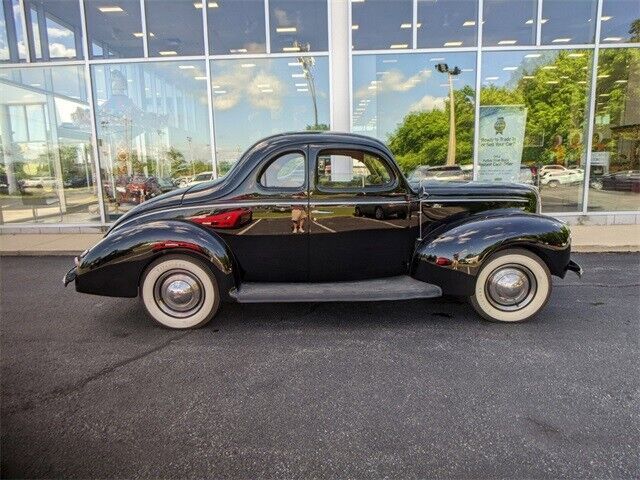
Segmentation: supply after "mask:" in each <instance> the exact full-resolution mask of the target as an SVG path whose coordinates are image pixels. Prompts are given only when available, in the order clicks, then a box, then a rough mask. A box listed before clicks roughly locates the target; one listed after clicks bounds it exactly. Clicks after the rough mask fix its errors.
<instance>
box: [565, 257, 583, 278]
mask: <svg viewBox="0 0 640 480" xmlns="http://www.w3.org/2000/svg"><path fill="white" fill-rule="evenodd" d="M565 271H568V272H574V273H575V274H576V275H578V277H582V273H583V270H582V267H581V266H580V265H578V264H577V263H576V262H574V261H573V260H569V263H568V264H567V268H566V269H565Z"/></svg>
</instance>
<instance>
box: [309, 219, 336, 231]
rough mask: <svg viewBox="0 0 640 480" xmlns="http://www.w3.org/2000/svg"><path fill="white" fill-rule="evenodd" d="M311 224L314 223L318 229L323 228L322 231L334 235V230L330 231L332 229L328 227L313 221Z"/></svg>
mask: <svg viewBox="0 0 640 480" xmlns="http://www.w3.org/2000/svg"><path fill="white" fill-rule="evenodd" d="M313 223H315V224H316V225H318V226H319V227H322V228H324V229H325V230H327V231H328V232H331V233H336V231H335V230H332V229H330V228H329V227H325V226H324V225H322V224H321V223H318V222H316V221H315V220H313Z"/></svg>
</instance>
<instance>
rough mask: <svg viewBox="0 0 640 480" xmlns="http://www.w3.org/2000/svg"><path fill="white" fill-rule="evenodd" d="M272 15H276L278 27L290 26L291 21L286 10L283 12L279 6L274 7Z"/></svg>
mask: <svg viewBox="0 0 640 480" xmlns="http://www.w3.org/2000/svg"><path fill="white" fill-rule="evenodd" d="M274 15H275V17H276V20H277V22H278V26H280V27H290V26H291V23H290V21H289V16H288V15H287V12H285V11H284V10H283V9H281V8H276V9H275V12H274Z"/></svg>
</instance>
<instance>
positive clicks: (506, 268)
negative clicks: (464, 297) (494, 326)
mask: <svg viewBox="0 0 640 480" xmlns="http://www.w3.org/2000/svg"><path fill="white" fill-rule="evenodd" d="M550 294H551V274H550V273H549V269H548V268H547V265H546V264H545V263H544V262H543V261H542V260H541V259H540V257H538V256H537V255H534V254H533V253H531V252H529V251H527V250H521V249H509V250H503V251H501V252H498V253H496V254H495V255H493V256H491V257H490V258H489V259H488V260H487V261H486V263H485V264H484V266H483V267H482V269H481V270H480V273H479V274H478V276H477V277H476V285H475V291H474V295H473V296H471V297H470V301H471V305H473V308H474V309H475V310H476V312H478V313H479V314H480V316H482V317H483V318H485V319H487V320H490V321H494V322H523V321H525V320H528V319H529V318H531V317H533V316H534V315H536V314H537V313H538V312H539V311H540V310H541V309H542V308H543V307H544V306H545V305H546V303H547V301H548V300H549V295H550Z"/></svg>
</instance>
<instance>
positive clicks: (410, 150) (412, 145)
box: [388, 86, 474, 172]
mask: <svg viewBox="0 0 640 480" xmlns="http://www.w3.org/2000/svg"><path fill="white" fill-rule="evenodd" d="M454 98H455V108H456V112H455V113H456V132H457V138H456V141H457V145H456V159H457V161H458V163H460V164H468V163H471V162H472V161H473V128H474V124H473V116H474V93H473V89H472V88H471V87H469V86H465V87H463V88H462V89H460V90H456V91H454ZM449 103H450V102H449V100H448V99H447V100H446V101H445V108H444V110H438V109H435V110H430V111H422V112H411V113H409V114H407V115H406V116H405V117H404V119H403V121H402V123H400V124H399V125H398V127H397V129H396V130H395V131H394V132H393V133H392V134H391V135H390V136H389V142H388V143H389V148H391V151H392V152H393V154H394V155H395V156H396V159H397V160H398V163H399V164H400V168H402V170H403V171H404V172H409V171H411V170H413V169H415V168H416V167H417V166H418V165H442V164H444V163H445V160H446V158H447V148H448V143H449V141H448V138H449V137H448V135H449V108H450V105H449Z"/></svg>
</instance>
